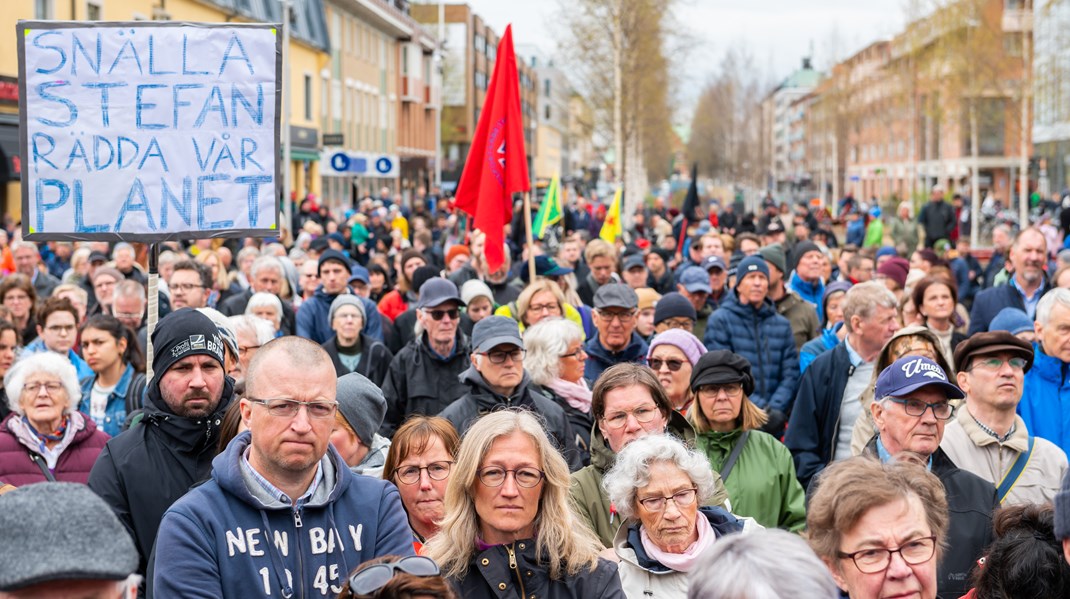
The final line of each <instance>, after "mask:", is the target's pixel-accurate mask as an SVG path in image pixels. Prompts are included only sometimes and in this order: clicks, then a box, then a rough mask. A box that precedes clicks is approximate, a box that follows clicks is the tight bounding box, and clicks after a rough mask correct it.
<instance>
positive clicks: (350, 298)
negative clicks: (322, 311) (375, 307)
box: [327, 293, 368, 325]
mask: <svg viewBox="0 0 1070 599" xmlns="http://www.w3.org/2000/svg"><path fill="white" fill-rule="evenodd" d="M342 306H356V308H357V311H358V312H360V319H361V320H363V321H365V322H367V320H368V315H367V313H365V311H364V302H362V301H360V297H359V296H356V295H353V294H351V293H342V294H339V295H338V297H336V298H334V301H333V302H331V308H330V310H329V311H328V312H327V324H328V325H330V324H331V323H332V322H334V314H335V312H338V310H339V308H341V307H342Z"/></svg>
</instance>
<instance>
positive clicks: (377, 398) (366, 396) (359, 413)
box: [331, 300, 386, 447]
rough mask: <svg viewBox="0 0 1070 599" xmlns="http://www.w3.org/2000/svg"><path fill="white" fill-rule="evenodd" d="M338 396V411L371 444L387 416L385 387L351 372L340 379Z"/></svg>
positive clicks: (358, 436) (367, 444) (360, 437)
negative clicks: (380, 386) (384, 395)
mask: <svg viewBox="0 0 1070 599" xmlns="http://www.w3.org/2000/svg"><path fill="white" fill-rule="evenodd" d="M336 301H337V300H336ZM331 307H332V308H333V307H334V306H333V304H332V306H331ZM337 399H338V413H339V414H341V415H342V418H345V420H346V422H347V423H348V424H349V427H350V428H352V429H353V432H354V433H356V434H357V438H358V439H360V442H361V444H362V445H364V446H365V447H371V446H372V438H374V437H375V433H376V432H377V431H378V430H379V427H380V426H382V425H383V417H384V416H386V398H384V397H383V391H382V389H380V388H379V387H377V386H376V385H375V383H373V382H371V381H369V380H368V379H367V377H365V376H364V375H363V374H360V373H358V372H351V373H349V374H346V375H343V376H341V377H339V378H338V395H337Z"/></svg>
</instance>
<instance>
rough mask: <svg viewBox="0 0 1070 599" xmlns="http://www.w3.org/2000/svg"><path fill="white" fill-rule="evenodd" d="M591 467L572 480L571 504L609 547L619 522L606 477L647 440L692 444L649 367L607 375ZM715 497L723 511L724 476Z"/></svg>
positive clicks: (594, 407) (599, 393)
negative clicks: (629, 448) (667, 437)
mask: <svg viewBox="0 0 1070 599" xmlns="http://www.w3.org/2000/svg"><path fill="white" fill-rule="evenodd" d="M591 416H592V418H593V419H594V421H595V427H594V429H593V430H592V431H591V465H590V466H587V467H586V468H583V469H582V470H580V471H578V472H576V473H574V474H573V475H572V489H571V491H570V492H571V494H572V500H573V502H574V503H575V505H576V509H577V510H578V511H579V513H580V515H581V516H583V518H584V520H586V522H587V524H588V526H590V527H591V529H592V530H593V531H594V533H595V535H597V536H598V539H599V540H600V541H602V544H603V545H604V546H605V547H611V546H612V545H613V535H614V534H615V533H616V532H617V528H618V527H619V526H620V523H621V520H620V516H619V510H618V508H617V507H616V506H614V505H613V504H612V503H611V502H610V500H609V496H608V495H606V490H605V488H604V487H603V486H602V479H603V477H604V475H605V472H606V471H607V470H609V469H610V468H611V467H612V466H613V463H614V462H615V461H616V459H617V454H618V453H620V451H621V450H623V449H624V447H625V446H626V445H628V444H629V443H631V442H633V441H635V440H636V439H640V438H642V437H645V436H647V435H660V434H663V433H666V432H668V433H671V434H672V435H674V436H676V437H679V438H681V439H684V440H685V441H692V440H694V438H695V431H694V429H693V428H691V425H690V424H688V422H687V420H686V419H685V418H684V417H683V416H682V415H681V414H680V413H679V412H677V411H675V410H673V409H672V404H670V403H669V397H668V396H667V395H665V390H664V389H662V387H661V384H660V383H658V379H657V378H656V377H655V376H654V373H653V372H651V370H650V369H649V368H647V367H646V366H640V365H638V364H618V365H616V366H613V367H611V368H609V369H608V370H606V371H605V373H603V374H602V376H601V377H599V379H598V382H597V383H595V386H594V391H593V392H592V393H591ZM714 485H715V487H716V490H715V492H714V493H713V495H712V497H711V498H710V502H711V503H710V505H722V504H724V503H725V502H726V501H727V500H728V493H727V492H726V491H725V490H724V484H723V483H722V482H721V478H720V476H717V475H716V474H715V475H714Z"/></svg>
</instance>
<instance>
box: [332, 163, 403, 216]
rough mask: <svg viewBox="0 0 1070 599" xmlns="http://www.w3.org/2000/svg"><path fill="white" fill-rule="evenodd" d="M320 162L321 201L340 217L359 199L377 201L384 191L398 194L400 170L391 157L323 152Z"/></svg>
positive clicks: (398, 164)
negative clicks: (374, 199)
mask: <svg viewBox="0 0 1070 599" xmlns="http://www.w3.org/2000/svg"><path fill="white" fill-rule="evenodd" d="M320 158H321V160H320V162H321V163H322V165H323V166H322V173H323V197H324V201H325V202H326V203H327V205H328V206H330V207H331V209H332V210H334V211H335V212H337V213H339V214H343V213H345V211H346V210H349V209H350V208H353V207H355V206H356V205H357V203H358V202H359V201H360V198H363V197H367V196H372V197H376V198H377V197H379V192H380V189H381V188H383V187H386V188H388V189H390V190H391V193H396V192H397V189H398V178H399V176H400V173H401V166H400V161H399V160H398V157H397V156H396V155H394V154H369V153H365V152H351V151H348V150H342V149H325V150H324V151H323V153H322V154H321V155H320Z"/></svg>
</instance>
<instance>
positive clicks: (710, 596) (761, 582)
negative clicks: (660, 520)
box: [687, 528, 840, 599]
mask: <svg viewBox="0 0 1070 599" xmlns="http://www.w3.org/2000/svg"><path fill="white" fill-rule="evenodd" d="M710 572H731V573H732V575H731V576H710ZM689 579H690V584H689V586H688V590H687V599H779V598H780V597H809V598H811V599H836V598H837V597H839V596H840V593H839V589H838V588H837V587H836V582H835V581H834V580H833V579H832V575H831V574H830V573H829V570H828V568H826V567H825V564H824V563H822V562H821V560H820V559H819V558H818V557H817V555H816V554H815V553H814V552H813V550H812V549H810V547H809V546H808V545H807V544H806V541H804V540H802V539H801V538H800V537H799V536H798V535H794V534H792V533H790V532H787V531H784V530H779V529H775V528H771V529H765V530H757V531H754V532H750V533H747V534H738V535H727V536H725V537H724V538H721V539H717V542H716V543H714V544H713V546H712V547H710V548H709V549H708V550H706V552H705V553H703V554H702V556H701V557H700V558H699V562H698V565H697V566H696V567H695V568H694V569H692V570H691V574H690V576H689Z"/></svg>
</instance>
